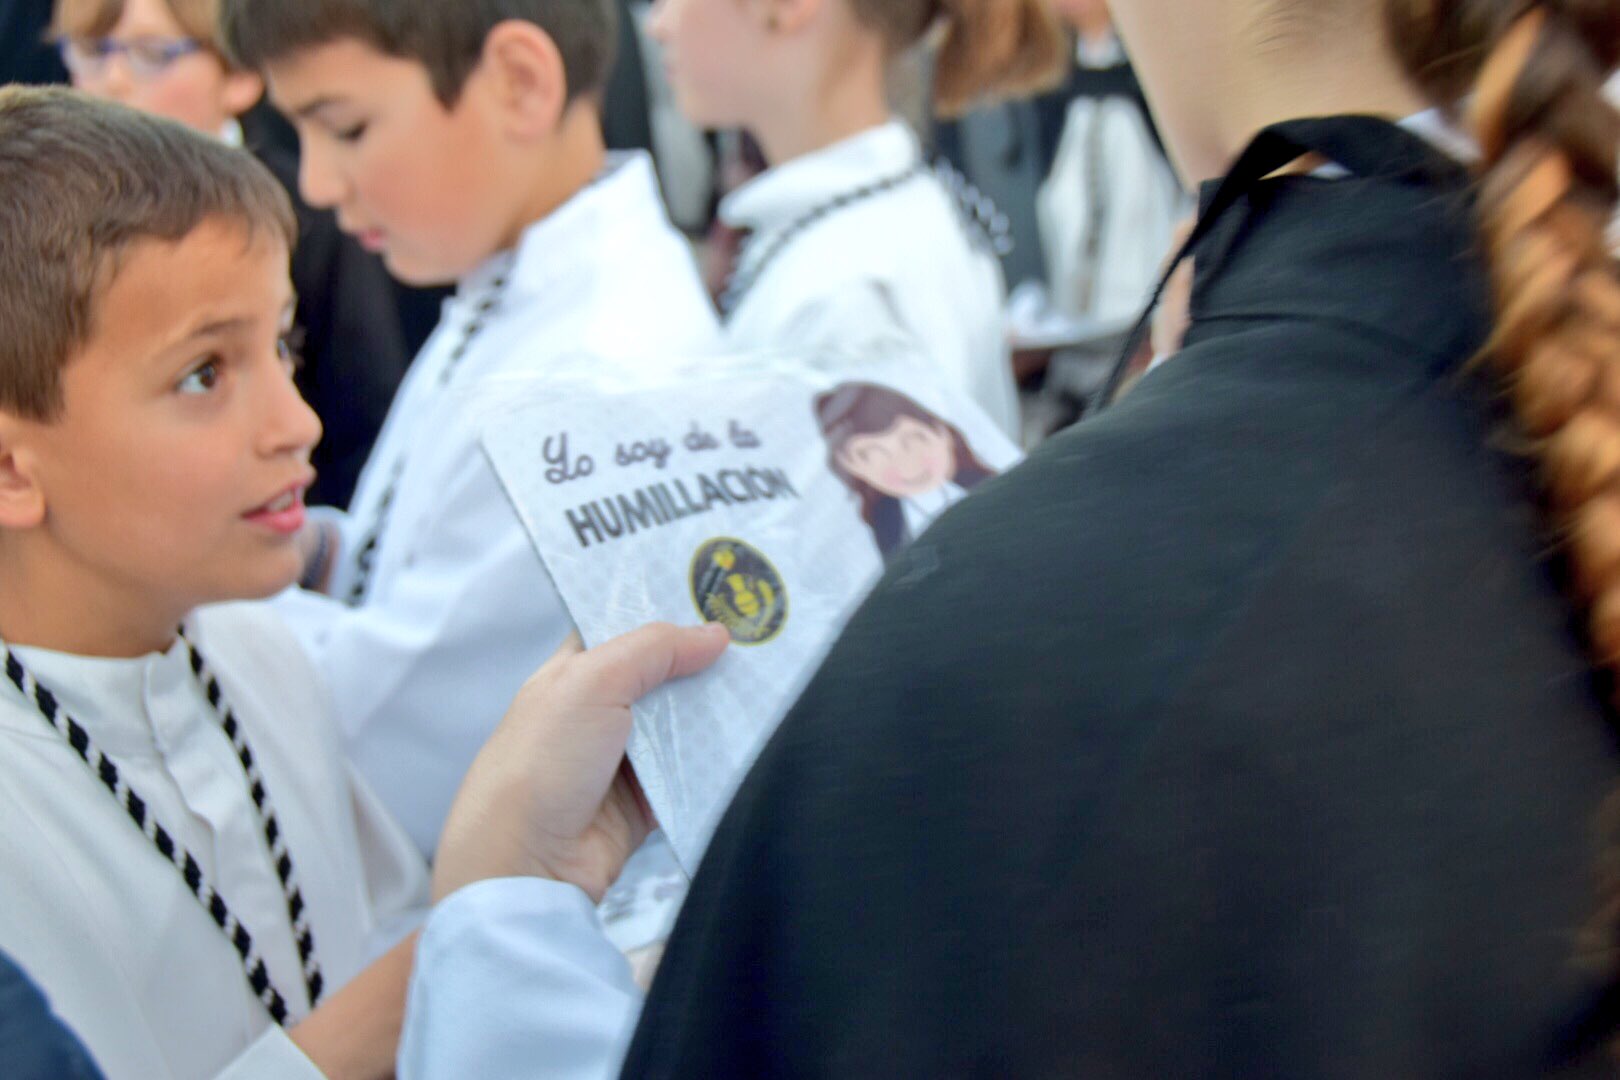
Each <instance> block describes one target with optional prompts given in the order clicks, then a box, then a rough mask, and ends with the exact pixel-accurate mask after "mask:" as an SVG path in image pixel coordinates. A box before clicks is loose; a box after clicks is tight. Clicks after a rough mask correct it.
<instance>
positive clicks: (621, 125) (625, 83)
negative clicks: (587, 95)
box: [602, 0, 653, 152]
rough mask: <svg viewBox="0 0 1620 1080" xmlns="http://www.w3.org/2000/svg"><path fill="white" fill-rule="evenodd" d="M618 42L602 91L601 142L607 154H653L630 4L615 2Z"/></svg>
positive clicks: (644, 74)
mask: <svg viewBox="0 0 1620 1080" xmlns="http://www.w3.org/2000/svg"><path fill="white" fill-rule="evenodd" d="M616 6H617V7H618V16H619V18H618V24H619V41H618V46H617V47H616V48H615V49H614V53H613V57H614V59H613V70H612V71H611V72H610V73H609V75H608V79H607V83H606V85H605V86H604V88H603V91H602V139H603V141H604V142H606V143H607V147H608V149H609V150H646V151H648V152H651V151H652V148H653V137H652V120H651V118H650V117H649V116H648V114H647V72H646V67H645V65H644V64H643V61H642V58H641V42H640V39H639V38H637V36H636V13H635V12H634V11H633V10H631V7H630V0H617V5H616Z"/></svg>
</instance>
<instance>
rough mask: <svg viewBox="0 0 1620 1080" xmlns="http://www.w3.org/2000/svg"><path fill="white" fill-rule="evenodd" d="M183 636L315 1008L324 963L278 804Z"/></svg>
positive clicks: (228, 710) (243, 735) (215, 682)
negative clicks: (251, 813) (254, 819)
mask: <svg viewBox="0 0 1620 1080" xmlns="http://www.w3.org/2000/svg"><path fill="white" fill-rule="evenodd" d="M181 639H182V640H183V641H185V643H186V650H187V651H188V652H189V653H190V654H191V673H192V674H193V675H194V676H196V679H197V683H198V685H199V686H201V687H202V688H203V693H204V694H205V695H206V696H207V697H208V704H209V705H210V706H212V707H213V709H214V713H215V715H217V716H218V717H219V723H220V726H221V727H222V728H224V729H225V735H226V737H227V738H229V739H230V740H231V748H232V749H234V750H235V751H236V760H237V761H238V762H240V763H241V765H242V773H243V775H244V776H246V777H247V782H248V795H249V797H250V798H252V799H253V807H254V809H255V810H257V811H258V813H259V823H260V824H261V825H262V826H263V829H264V844H265V847H266V849H268V850H269V852H270V862H271V865H272V866H274V867H275V870H276V877H277V878H278V879H279V880H280V881H281V890H282V892H283V893H284V894H285V895H286V897H287V922H288V925H289V926H291V927H292V935H293V941H294V942H295V943H296V944H297V946H298V962H299V964H300V965H301V967H302V968H303V973H304V990H305V993H306V994H307V995H308V997H309V1005H310V1008H312V1009H313V1008H314V1007H315V1005H316V1004H317V1003H319V1001H320V999H321V988H322V986H323V985H324V982H325V980H324V979H323V978H322V977H321V965H320V962H319V961H318V960H317V959H316V956H315V931H314V930H313V929H312V928H311V927H310V925H309V912H308V910H307V909H306V907H305V905H304V894H303V891H302V890H301V889H300V888H299V886H298V874H297V872H296V871H295V870H294V868H293V861H292V852H290V851H288V850H287V838H286V837H285V836H284V835H282V832H281V825H280V823H279V822H278V821H277V820H276V810H275V806H274V804H273V803H272V802H271V801H270V791H269V789H268V788H267V787H266V786H265V783H264V776H263V775H262V774H261V773H260V772H259V762H258V759H257V758H255V757H254V756H253V748H252V747H251V746H249V745H248V741H247V735H246V733H244V732H243V731H242V725H241V723H240V722H239V721H238V720H237V719H236V713H235V712H233V711H232V709H231V706H230V703H229V702H227V701H226V700H225V693H224V691H223V690H221V689H220V685H219V679H218V678H216V677H215V675H214V673H213V672H212V671H211V670H209V668H208V664H207V662H206V661H205V660H203V656H202V653H200V652H198V651H197V647H196V646H195V645H193V644H192V643H191V640H190V639H189V638H186V637H185V635H184V634H182V635H181Z"/></svg>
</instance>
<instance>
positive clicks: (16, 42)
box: [0, 0, 68, 85]
mask: <svg viewBox="0 0 1620 1080" xmlns="http://www.w3.org/2000/svg"><path fill="white" fill-rule="evenodd" d="M50 25H51V0H0V85H3V84H5V83H14V82H16V83H64V82H67V78H68V75H67V69H66V68H64V67H63V66H62V61H61V60H60V59H58V58H57V55H56V50H55V49H53V48H51V47H50V46H49V45H47V44H46V43H45V32H46V30H47V29H49V27H50Z"/></svg>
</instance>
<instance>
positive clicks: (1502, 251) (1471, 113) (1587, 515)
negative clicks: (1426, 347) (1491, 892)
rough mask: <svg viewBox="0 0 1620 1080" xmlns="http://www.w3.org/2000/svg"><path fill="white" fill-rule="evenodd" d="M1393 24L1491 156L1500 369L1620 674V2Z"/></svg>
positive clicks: (1401, 8)
mask: <svg viewBox="0 0 1620 1080" xmlns="http://www.w3.org/2000/svg"><path fill="white" fill-rule="evenodd" d="M1384 15H1385V21H1386V27H1387V29H1388V32H1389V36H1390V40H1391V44H1392V45H1393V47H1394V49H1395V52H1396V55H1397V56H1398V57H1399V58H1400V60H1401V62H1402V64H1403V66H1404V67H1405V69H1406V71H1407V73H1408V74H1409V75H1410V76H1411V77H1412V78H1413V80H1414V81H1415V82H1416V83H1417V84H1418V85H1419V87H1420V88H1421V89H1423V90H1424V91H1425V92H1426V93H1427V94H1428V95H1429V96H1430V97H1431V98H1432V99H1434V100H1435V101H1436V102H1437V103H1438V104H1440V105H1442V106H1443V107H1446V108H1449V109H1452V110H1463V111H1464V115H1465V116H1466V119H1467V123H1468V127H1469V129H1470V131H1471V133H1472V134H1473V136H1474V137H1475V139H1476V140H1477V142H1478V144H1479V148H1480V151H1481V157H1480V161H1479V164H1478V175H1479V199H1478V213H1479V219H1480V226H1481V232H1482V235H1483V238H1484V254H1485V256H1486V260H1487V264H1488V266H1489V268H1490V272H1491V278H1492V283H1493V286H1494V293H1495V307H1496V327H1495V332H1494V334H1493V336H1492V339H1491V341H1490V342H1489V344H1488V346H1487V348H1486V351H1485V355H1484V357H1483V359H1484V360H1485V362H1487V363H1489V364H1491V365H1492V366H1494V368H1495V370H1496V372H1497V374H1498V376H1499V378H1500V379H1501V381H1502V384H1503V386H1504V389H1505V390H1506V393H1507V395H1508V398H1509V400H1510V401H1511V403H1512V406H1513V414H1514V416H1515V417H1516V419H1517V422H1518V425H1519V426H1520V428H1521V429H1522V431H1523V434H1524V435H1525V436H1526V437H1527V438H1528V439H1529V440H1530V448H1531V451H1532V453H1533V455H1534V457H1535V458H1536V460H1537V462H1538V464H1539V466H1540V473H1541V478H1542V484H1543V487H1544V491H1545V496H1546V504H1547V507H1548V510H1549V512H1550V513H1551V515H1552V518H1553V524H1554V526H1555V527H1556V529H1557V530H1558V535H1559V536H1560V537H1561V539H1562V541H1563V549H1564V551H1565V554H1566V558H1567V561H1568V566H1569V570H1570V578H1571V582H1572V586H1573V592H1574V596H1573V599H1574V600H1575V601H1576V602H1577V603H1579V604H1580V605H1581V606H1582V609H1583V610H1584V612H1585V614H1586V616H1587V623H1588V627H1589V639H1590V647H1591V650H1592V653H1593V656H1594V659H1595V660H1596V661H1597V662H1598V663H1599V664H1601V665H1603V666H1605V667H1607V668H1608V669H1610V670H1611V671H1616V672H1620V271H1617V264H1616V261H1615V257H1614V253H1613V251H1611V250H1610V248H1609V246H1608V243H1607V240H1606V232H1607V229H1608V226H1609V223H1610V221H1611V220H1612V219H1613V217H1614V214H1615V210H1616V203H1617V201H1620V183H1617V179H1616V166H1617V162H1620V112H1617V111H1616V110H1615V109H1614V108H1613V107H1612V106H1611V105H1610V104H1609V103H1608V101H1607V100H1606V99H1605V97H1604V96H1603V83H1604V80H1605V79H1606V77H1607V76H1608V74H1609V73H1610V72H1611V71H1613V70H1614V68H1615V66H1616V64H1617V63H1620V0H1543V2H1541V3H1526V2H1525V0H1384ZM1465 102H1466V108H1465V109H1464V108H1463V107H1464V103H1465ZM1616 806H1620V800H1617V803H1616ZM1605 818H1606V819H1612V820H1615V821H1620V814H1617V813H1616V812H1615V808H1614V807H1611V808H1610V810H1609V811H1607V812H1606V814H1605ZM1610 831H1613V830H1610ZM1605 848H1606V851H1605V854H1604V855H1603V856H1602V857H1601V859H1600V865H1599V883H1600V887H1601V888H1602V891H1603V905H1602V909H1601V911H1600V913H1599V916H1598V918H1597V920H1596V921H1595V922H1594V925H1593V928H1592V933H1591V934H1590V935H1589V936H1588V939H1587V941H1586V942H1585V943H1584V944H1585V945H1586V946H1587V949H1586V951H1587V952H1588V954H1589V955H1590V956H1592V957H1593V958H1595V959H1596V960H1598V961H1599V962H1601V964H1602V966H1603V967H1604V969H1605V970H1607V971H1608V972H1609V973H1610V974H1613V975H1620V932H1617V930H1620V844H1614V843H1609V844H1606V845H1605Z"/></svg>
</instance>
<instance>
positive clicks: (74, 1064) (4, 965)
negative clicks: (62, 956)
mask: <svg viewBox="0 0 1620 1080" xmlns="http://www.w3.org/2000/svg"><path fill="white" fill-rule="evenodd" d="M0 1076H5V1077H7V1078H8V1080H100V1077H101V1070H100V1069H98V1068H96V1063H95V1062H94V1061H92V1060H91V1059H90V1055H89V1054H88V1053H87V1052H86V1051H85V1049H84V1046H83V1045H82V1044H81V1043H80V1042H79V1040H78V1038H77V1037H76V1036H75V1035H74V1034H73V1032H71V1031H69V1030H68V1029H67V1027H66V1026H65V1025H63V1023H62V1021H60V1020H58V1019H57V1018H56V1014H54V1013H52V1012H51V1006H50V1003H49V1002H48V1001H46V1000H45V995H44V994H42V993H40V991H39V988H38V987H37V986H35V985H34V983H33V981H32V980H30V979H29V978H28V974H27V973H26V972H24V971H23V970H22V969H21V968H19V967H18V966H17V965H16V964H15V963H13V962H12V960H11V958H10V957H9V956H7V955H5V954H4V953H0Z"/></svg>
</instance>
